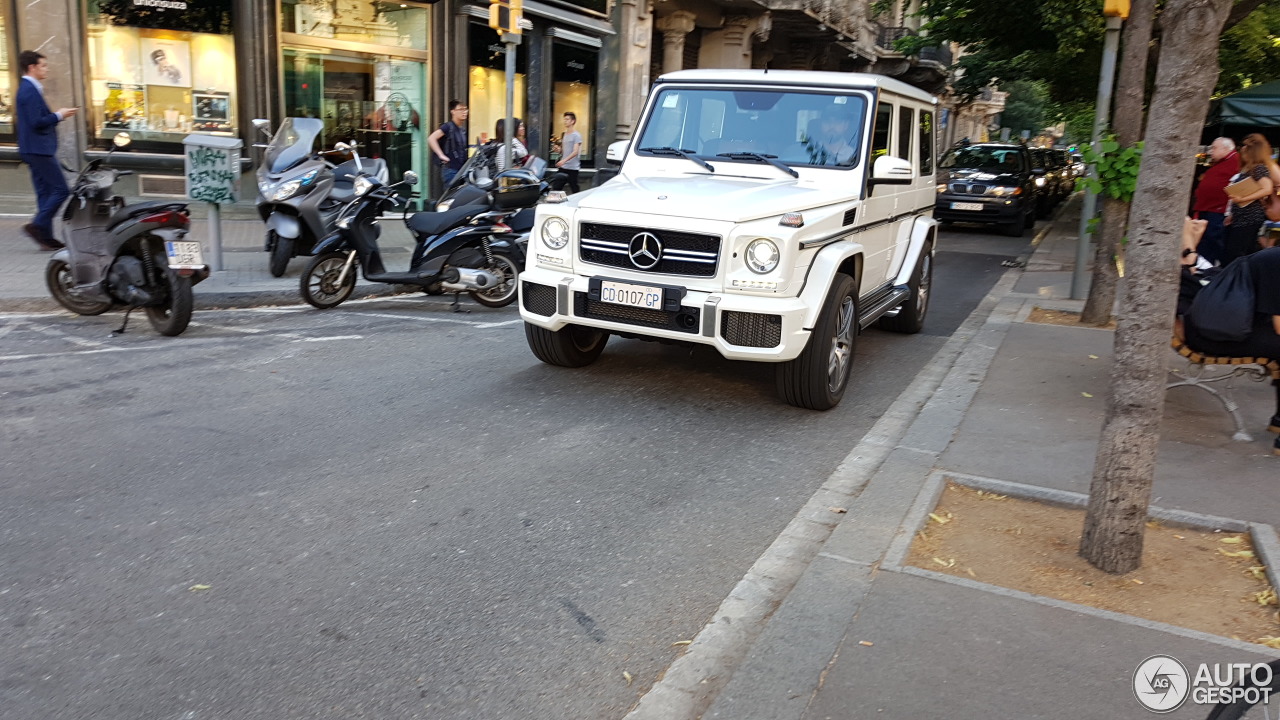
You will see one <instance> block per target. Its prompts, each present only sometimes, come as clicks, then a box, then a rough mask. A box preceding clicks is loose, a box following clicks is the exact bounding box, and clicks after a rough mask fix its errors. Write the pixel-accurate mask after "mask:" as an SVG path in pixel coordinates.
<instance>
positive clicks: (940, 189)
mask: <svg viewBox="0 0 1280 720" xmlns="http://www.w3.org/2000/svg"><path fill="white" fill-rule="evenodd" d="M946 191H947V184H946V183H938V192H940V193H944V192H946Z"/></svg>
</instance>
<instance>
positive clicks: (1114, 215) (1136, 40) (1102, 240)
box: [1080, 0, 1156, 325]
mask: <svg viewBox="0 0 1280 720" xmlns="http://www.w3.org/2000/svg"><path fill="white" fill-rule="evenodd" d="M1155 14H1156V0H1134V1H1133V4H1132V5H1131V6H1130V8H1129V18H1128V19H1127V20H1125V23H1124V30H1123V31H1122V34H1121V36H1120V42H1121V45H1120V47H1121V51H1120V52H1121V54H1120V67H1119V70H1118V72H1117V77H1116V95H1115V96H1116V103H1115V105H1116V109H1115V112H1114V113H1113V114H1112V116H1111V117H1112V120H1111V127H1112V129H1114V130H1115V134H1116V140H1117V141H1118V142H1119V143H1120V147H1122V148H1125V147H1128V146H1130V145H1132V144H1134V143H1136V142H1138V141H1139V140H1141V139H1142V121H1143V119H1144V118H1145V117H1146V87H1147V57H1148V56H1149V51H1150V47H1151V29H1152V27H1153V26H1154V25H1155ZM1128 225H1129V203H1127V202H1125V201H1123V200H1117V199H1115V198H1111V197H1107V196H1105V195H1104V196H1103V198H1102V222H1101V227H1100V229H1099V232H1098V242H1097V248H1096V250H1095V254H1094V258H1093V279H1092V281H1091V282H1090V284H1089V299H1088V300H1086V301H1085V303H1084V312H1082V313H1081V314H1080V322H1082V323H1085V324H1088V325H1106V324H1107V323H1108V322H1110V321H1111V308H1112V307H1114V306H1115V303H1116V283H1117V282H1118V281H1119V276H1118V275H1119V274H1118V272H1117V270H1116V259H1117V257H1118V256H1119V255H1120V253H1121V252H1123V243H1122V242H1121V241H1122V240H1123V239H1124V235H1125V231H1126V230H1127V229H1128Z"/></svg>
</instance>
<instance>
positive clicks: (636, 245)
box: [627, 232, 662, 270]
mask: <svg viewBox="0 0 1280 720" xmlns="http://www.w3.org/2000/svg"><path fill="white" fill-rule="evenodd" d="M627 255H628V256H630V257H631V264H632V265H635V266H636V267H638V268H640V269H641V270H652V269H653V267H654V266H655V265H657V264H658V261H659V260H661V259H662V241H661V240H659V239H658V236H657V235H654V234H653V233H648V232H642V233H636V234H635V235H632V236H631V244H630V245H628V246H627Z"/></svg>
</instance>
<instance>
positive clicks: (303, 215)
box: [253, 117, 387, 277]
mask: <svg viewBox="0 0 1280 720" xmlns="http://www.w3.org/2000/svg"><path fill="white" fill-rule="evenodd" d="M253 124H254V127H256V128H258V129H259V130H261V131H262V132H267V127H268V126H269V125H270V123H269V122H268V121H267V120H254V121H253ZM323 131H324V121H323V120H321V119H319V118H296V117H291V118H285V120H284V122H283V123H281V125H280V128H279V129H278V130H276V132H275V135H273V136H272V137H271V142H270V143H268V144H267V145H265V146H264V147H266V152H265V153H264V156H263V159H262V165H261V166H259V167H258V215H259V216H260V217H261V218H262V220H263V221H264V222H265V223H266V224H267V235H266V241H265V243H264V249H265V250H266V251H267V252H269V253H271V256H270V260H269V262H268V269H269V270H270V271H271V274H272V275H273V276H274V277H280V276H282V275H284V273H285V270H286V269H287V268H288V265H289V260H290V259H292V258H294V257H297V256H299V255H313V254H315V245H316V243H318V242H319V241H320V240H321V239H322V238H324V237H325V236H326V235H328V234H329V233H331V232H333V229H334V226H333V223H334V222H335V221H336V220H337V219H338V213H339V212H340V211H341V210H342V208H343V206H345V205H346V204H347V203H349V202H350V201H352V200H354V199H355V197H356V195H355V190H354V189H353V188H354V183H355V179H356V176H357V174H358V173H365V174H367V175H371V176H373V177H375V178H377V179H378V180H379V181H381V182H383V183H385V182H386V181H387V163H386V161H385V160H382V159H369V158H365V159H363V160H361V158H360V157H359V156H358V155H355V154H354V153H353V152H352V149H351V146H350V145H346V144H343V143H339V144H338V145H335V146H334V148H333V149H332V150H322V151H320V152H315V151H314V148H315V144H316V139H317V138H318V137H320V133H322V132H323Z"/></svg>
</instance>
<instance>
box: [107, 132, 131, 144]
mask: <svg viewBox="0 0 1280 720" xmlns="http://www.w3.org/2000/svg"><path fill="white" fill-rule="evenodd" d="M131 142H133V138H131V137H129V133H127V132H119V133H116V136H115V137H113V138H111V144H112V145H115V146H116V147H118V148H122V147H128V145H129V143H131Z"/></svg>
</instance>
